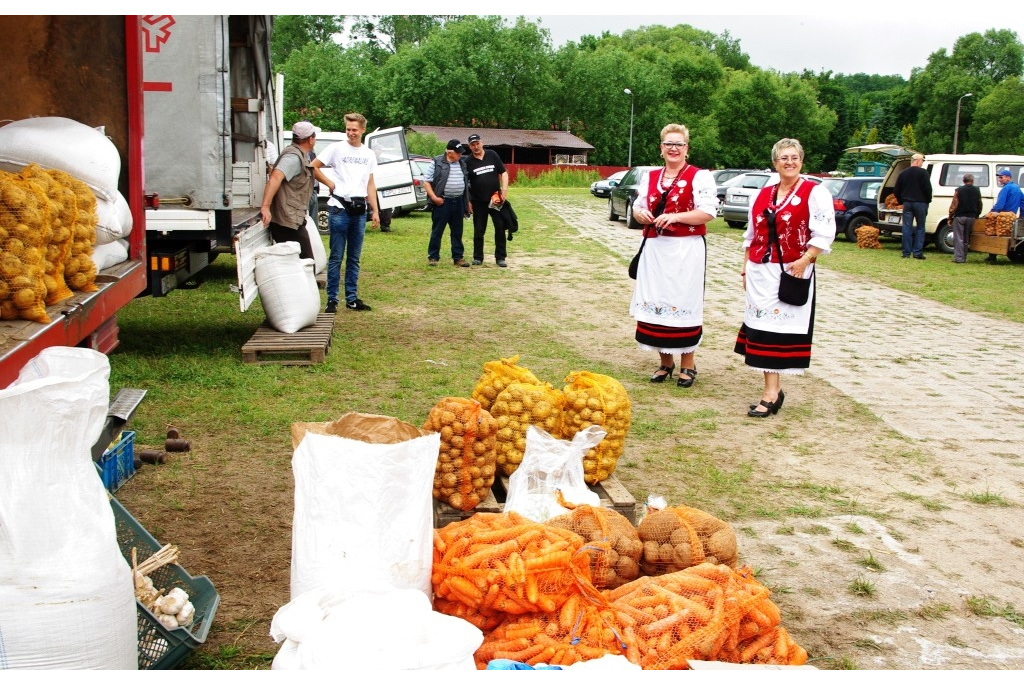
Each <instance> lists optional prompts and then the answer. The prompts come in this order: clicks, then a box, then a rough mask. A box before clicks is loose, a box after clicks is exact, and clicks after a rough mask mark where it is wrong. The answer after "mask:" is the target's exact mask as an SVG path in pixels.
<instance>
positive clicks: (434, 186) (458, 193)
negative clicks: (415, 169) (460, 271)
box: [425, 139, 469, 266]
mask: <svg viewBox="0 0 1024 685" xmlns="http://www.w3.org/2000/svg"><path fill="white" fill-rule="evenodd" d="M426 178H427V180H426V182H425V185H426V186H427V197H428V198H429V199H430V202H431V203H433V205H434V209H433V212H432V214H431V218H432V219H433V223H432V225H431V227H430V242H429V243H427V264H429V265H430V266H437V262H438V261H440V259H441V236H443V235H444V229H445V227H449V226H450V227H451V240H452V262H453V263H454V264H455V266H469V262H467V261H466V260H465V259H463V255H464V254H465V247H464V246H463V244H462V223H463V220H464V219H465V218H466V215H467V214H468V212H469V184H468V183H467V182H466V179H467V178H468V175H467V173H466V160H464V159H463V158H462V143H460V142H459V141H458V140H455V139H452V140H449V141H448V146H447V148H446V149H445V152H444V154H443V155H438V156H437V157H434V158H433V159H432V160H431V161H430V166H429V167H427V173H426Z"/></svg>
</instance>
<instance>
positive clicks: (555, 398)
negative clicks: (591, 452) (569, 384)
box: [490, 381, 565, 476]
mask: <svg viewBox="0 0 1024 685" xmlns="http://www.w3.org/2000/svg"><path fill="white" fill-rule="evenodd" d="M564 406H565V397H564V396H563V395H562V392H561V391H560V390H557V389H556V388H554V387H552V385H551V384H550V383H541V382H540V381H536V382H533V383H530V382H525V381H512V382H511V383H509V384H508V385H507V386H506V387H505V389H504V390H502V391H501V393H500V394H499V395H498V396H497V398H496V399H495V400H494V404H492V405H491V410H490V411H491V414H492V415H493V416H494V419H495V421H497V422H498V439H497V444H496V446H495V453H496V456H497V459H496V461H497V464H498V468H499V469H500V470H501V472H502V473H503V474H505V475H506V476H511V475H512V474H513V473H515V470H516V469H517V468H519V465H520V464H521V463H523V455H524V454H525V453H526V433H527V430H529V428H530V426H537V427H538V428H541V429H543V430H544V431H546V432H547V433H549V434H551V435H553V436H558V435H560V434H561V432H562V409H563V407H564Z"/></svg>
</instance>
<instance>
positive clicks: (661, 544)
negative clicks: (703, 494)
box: [637, 506, 739, 576]
mask: <svg viewBox="0 0 1024 685" xmlns="http://www.w3.org/2000/svg"><path fill="white" fill-rule="evenodd" d="M637 535H638V536H639V538H640V541H641V542H642V543H643V555H642V557H641V560H640V571H641V573H643V575H645V576H657V575H661V574H663V573H672V572H674V571H679V570H682V569H685V568H689V567H690V566H696V565H697V564H702V563H705V562H707V563H711V564H725V565H726V566H735V565H736V562H737V561H738V558H739V557H738V554H737V546H736V532H735V531H734V530H733V529H732V526H730V525H729V524H728V523H726V522H725V521H722V520H721V519H719V518H716V517H714V516H712V515H711V514H708V513H707V512H704V511H701V510H700V509H694V508H693V507H687V506H678V507H666V508H665V509H661V510H659V511H654V512H651V513H649V514H648V515H647V516H644V518H643V520H642V521H640V524H639V525H638V526H637Z"/></svg>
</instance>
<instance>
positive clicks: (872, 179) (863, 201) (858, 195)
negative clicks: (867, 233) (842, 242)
mask: <svg viewBox="0 0 1024 685" xmlns="http://www.w3.org/2000/svg"><path fill="white" fill-rule="evenodd" d="M882 181H883V178H882V177H881V176H851V177H850V178H826V179H825V180H824V181H822V182H821V184H822V185H823V186H825V187H826V188H827V189H828V192H830V193H832V207H833V208H834V209H835V210H836V236H837V237H838V236H840V235H845V236H846V239H847V240H849V241H850V242H851V243H855V242H857V229H858V228H860V227H861V226H871V225H873V224H874V223H875V222H876V221H878V200H877V198H878V191H879V189H881V187H882Z"/></svg>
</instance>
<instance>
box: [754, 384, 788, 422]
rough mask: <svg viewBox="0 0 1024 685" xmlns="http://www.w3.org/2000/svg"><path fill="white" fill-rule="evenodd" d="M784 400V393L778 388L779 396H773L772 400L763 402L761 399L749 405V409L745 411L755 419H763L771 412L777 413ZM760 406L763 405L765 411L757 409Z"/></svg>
mask: <svg viewBox="0 0 1024 685" xmlns="http://www.w3.org/2000/svg"><path fill="white" fill-rule="evenodd" d="M785 401H786V393H784V392H782V389H781V388H780V389H779V396H778V397H776V398H775V401H774V402H765V401H764V400H761V401H760V402H758V403H757V404H752V405H750V411H748V412H747V416H753V417H754V418H757V419H763V418H764V417H766V416H771V415H772V414H778V413H779V410H780V409H782V403H783V402H785ZM760 407H764V408H765V411H757V409H759V408H760Z"/></svg>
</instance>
